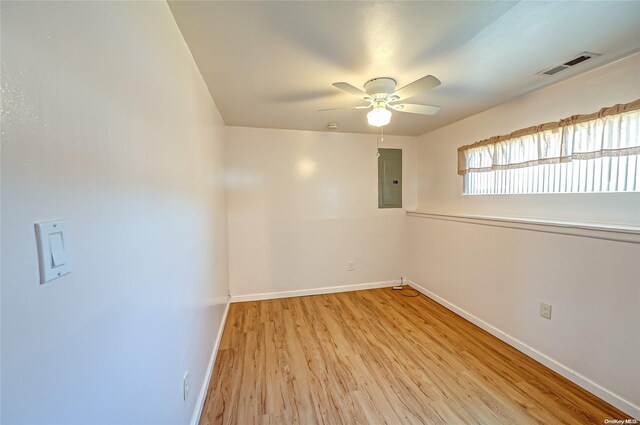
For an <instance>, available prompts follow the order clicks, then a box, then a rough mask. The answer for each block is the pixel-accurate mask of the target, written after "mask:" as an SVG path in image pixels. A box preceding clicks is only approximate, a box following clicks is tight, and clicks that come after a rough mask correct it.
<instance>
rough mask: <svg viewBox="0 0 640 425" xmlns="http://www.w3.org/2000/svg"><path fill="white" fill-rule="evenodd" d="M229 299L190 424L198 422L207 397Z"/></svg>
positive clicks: (225, 321)
mask: <svg viewBox="0 0 640 425" xmlns="http://www.w3.org/2000/svg"><path fill="white" fill-rule="evenodd" d="M230 305H231V300H229V301H227V306H226V307H225V309H224V314H223V315H222V322H221V323H220V329H218V336H217V337H216V342H215V343H214V344H213V350H211V358H210V359H209V366H207V373H206V374H205V377H204V381H203V382H202V387H201V388H200V394H199V395H198V401H197V402H196V408H195V410H194V411H193V415H192V416H191V425H198V423H200V416H201V415H202V408H203V407H204V401H205V399H206V398H207V391H208V390H209V382H210V381H211V374H212V373H213V366H214V365H215V364H216V357H217V356H218V347H220V341H221V340H222V332H223V331H224V325H225V323H227V315H228V314H229V306H230Z"/></svg>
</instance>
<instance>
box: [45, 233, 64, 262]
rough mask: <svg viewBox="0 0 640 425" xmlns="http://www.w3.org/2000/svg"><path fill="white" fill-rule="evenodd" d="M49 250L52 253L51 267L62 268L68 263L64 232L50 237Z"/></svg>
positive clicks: (52, 234)
mask: <svg viewBox="0 0 640 425" xmlns="http://www.w3.org/2000/svg"><path fill="white" fill-rule="evenodd" d="M49 250H50V251H51V267H52V268H56V267H60V266H62V265H63V264H65V263H66V262H67V254H66V253H65V251H64V242H63V240H62V232H56V233H51V234H50V235H49Z"/></svg>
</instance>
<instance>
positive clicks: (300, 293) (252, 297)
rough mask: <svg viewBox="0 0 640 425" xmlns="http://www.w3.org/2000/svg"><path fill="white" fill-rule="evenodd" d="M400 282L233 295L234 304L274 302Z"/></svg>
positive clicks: (382, 286)
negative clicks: (274, 300) (260, 301)
mask: <svg viewBox="0 0 640 425" xmlns="http://www.w3.org/2000/svg"><path fill="white" fill-rule="evenodd" d="M399 284H400V281H399V280H387V281H384V282H371V283H356V284H353V285H341V286H326V287H323V288H313V289H301V290H296V291H281V292H265V293H261V294H247V295H232V296H231V302H232V303H241V302H245V301H259V300H273V299H276V298H290V297H304V296H307V295H319V294H333V293H335V292H351V291H361V290H363V289H374V288H387V287H389V286H395V285H399Z"/></svg>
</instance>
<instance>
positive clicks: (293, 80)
mask: <svg viewBox="0 0 640 425" xmlns="http://www.w3.org/2000/svg"><path fill="white" fill-rule="evenodd" d="M169 6H170V8H171V10H172V12H173V15H174V17H175V19H176V22H177V23H178V26H179V27H180V30H181V31H182V34H183V36H184V38H185V40H186V42H187V44H188V45H189V48H190V49H191V52H192V53H193V56H194V58H195V60H196V63H197V64H198V67H199V69H200V71H201V73H202V75H203V77H204V79H205V81H206V83H207V86H208V87H209V90H210V92H211V95H212V96H213V99H214V100H215V102H216V105H217V106H218V109H219V110H220V113H221V114H222V117H223V119H224V121H225V123H226V124H227V125H232V126H246V127H265V128H285V129H302V130H325V129H326V125H327V123H328V122H336V123H337V124H338V126H339V131H343V132H358V133H373V132H376V131H378V130H377V129H375V128H373V127H370V126H368V125H367V121H366V111H356V110H347V111H331V112H316V109H320V108H330V107H342V106H355V105H360V104H362V102H360V101H359V100H358V98H356V97H353V96H351V95H349V94H346V93H344V92H341V91H340V90H338V89H336V88H334V87H332V86H331V83H333V82H335V81H347V82H350V83H351V84H353V85H355V86H358V87H362V86H363V84H364V83H365V82H366V81H367V80H369V79H371V78H374V77H382V76H388V77H392V78H394V79H396V80H397V81H398V86H399V87H400V86H403V85H405V84H408V83H410V82H412V81H413V80H415V79H418V78H420V77H422V76H424V75H427V74H433V75H435V76H436V77H438V78H439V79H440V80H441V81H442V85H441V86H439V87H437V88H435V89H433V90H431V91H429V92H426V93H424V94H422V95H418V96H416V97H414V98H412V99H411V102H413V103H428V104H433V105H438V106H441V107H442V110H441V112H440V113H439V114H438V115H435V116H422V115H413V114H407V113H399V112H394V113H393V118H392V120H391V124H390V125H388V126H387V127H385V132H386V133H387V134H397V135H414V136H415V135H420V134H423V133H425V132H427V131H430V130H433V129H435V128H438V127H441V126H443V125H447V124H449V123H452V122H454V121H457V120H460V119H462V118H464V117H467V116H469V115H473V114H476V113H478V112H481V111H483V110H486V109H488V108H491V107H493V106H495V105H498V104H501V103H503V102H505V101H507V100H509V99H511V98H513V97H515V96H518V95H520V94H523V93H526V92H528V91H531V90H534V89H537V88H540V87H542V86H544V85H548V84H551V83H554V82H557V81H559V80H561V79H566V78H567V77H570V76H572V75H576V74H579V73H582V72H585V71H587V70H589V69H593V68H595V67H598V66H600V65H603V64H605V63H609V62H611V61H613V60H616V59H619V58H621V57H624V56H626V55H628V54H630V53H632V52H634V51H637V50H640V25H638V19H639V18H640V2H638V1H632V2H610V1H609V2H577V1H576V2H558V1H554V2H483V1H474V2H447V1H443V2H383V1H376V2H311V1H300V2H218V1H215V2H214V1H211V2H207V1H170V2H169ZM583 51H590V52H595V53H602V56H600V57H598V58H595V59H591V60H589V61H587V62H585V63H582V64H580V65H577V66H575V67H574V68H571V69H569V70H566V71H563V72H561V73H559V74H557V75H555V76H553V77H546V76H540V75H536V73H537V72H539V71H541V70H543V69H546V68H549V67H552V66H554V65H557V64H560V63H563V62H565V61H567V60H569V59H572V58H573V57H575V56H576V55H577V54H578V53H581V52H583ZM602 89H606V88H602ZM580 112H582V111H580ZM585 112H590V111H585Z"/></svg>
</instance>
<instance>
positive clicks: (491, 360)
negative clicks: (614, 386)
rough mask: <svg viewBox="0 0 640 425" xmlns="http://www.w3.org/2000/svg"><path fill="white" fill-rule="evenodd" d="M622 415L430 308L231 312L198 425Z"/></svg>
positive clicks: (378, 292) (369, 304)
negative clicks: (199, 424)
mask: <svg viewBox="0 0 640 425" xmlns="http://www.w3.org/2000/svg"><path fill="white" fill-rule="evenodd" d="M605 418H615V419H622V418H628V416H627V415H625V414H623V413H622V412H620V411H619V410H617V409H616V408H614V407H612V406H611V405H609V404H607V403H605V402H604V401H602V400H600V399H598V398H597V397H595V396H593V395H591V394H590V393H588V392H586V391H584V390H582V389H581V388H579V387H577V386H576V385H574V384H573V383H571V382H569V381H568V380H566V379H564V378H563V377H561V376H560V375H558V374H556V373H555V372H553V371H551V370H550V369H548V368H546V367H544V366H542V365H541V364H539V363H537V362H536V361H534V360H532V359H531V358H529V357H527V356H525V355H524V354H522V353H520V352H519V351H517V350H516V349H514V348H512V347H510V346H509V345H507V344H505V343H503V342H502V341H500V340H498V339H497V338H495V337H493V336H492V335H490V334H489V333H487V332H485V331H483V330H481V329H480V328H478V327H476V326H475V325H473V324H472V323H470V322H468V321H466V320H465V319H463V318H461V317H459V316H457V315H456V314H454V313H452V312H450V311H449V310H447V309H446V308H444V307H442V306H440V305H439V304H437V303H435V302H434V301H432V300H430V299H429V298H427V297H425V296H423V295H420V296H419V297H416V298H408V297H403V296H402V295H401V294H400V293H398V292H394V291H392V290H391V289H389V288H384V289H373V290H367V291H357V292H346V293H339V294H328V295H316V296H309V297H298V298H287V299H279V300H268V301H257V302H246V303H239V304H232V305H231V308H230V311H229V316H228V319H227V323H226V326H225V330H224V334H223V337H222V341H221V344H220V350H219V352H218V358H217V360H216V364H215V368H214V373H213V377H212V379H211V383H210V386H209V392H208V394H207V398H206V401H205V405H204V410H203V412H202V416H201V421H200V423H201V424H238V425H246V424H279V423H281V424H305V425H306V424H384V423H386V424H519V425H520V424H590V423H593V424H603V423H604V419H605Z"/></svg>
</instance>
